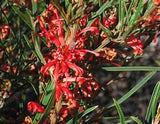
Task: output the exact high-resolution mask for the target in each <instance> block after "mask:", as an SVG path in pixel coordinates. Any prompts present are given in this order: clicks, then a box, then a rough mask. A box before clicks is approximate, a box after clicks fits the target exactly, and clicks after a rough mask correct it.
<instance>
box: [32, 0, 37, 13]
mask: <svg viewBox="0 0 160 124" xmlns="http://www.w3.org/2000/svg"><path fill="white" fill-rule="evenodd" d="M36 12H37V2H35V1H34V0H32V13H33V14H35V13H36Z"/></svg>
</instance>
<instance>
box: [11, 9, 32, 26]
mask: <svg viewBox="0 0 160 124" xmlns="http://www.w3.org/2000/svg"><path fill="white" fill-rule="evenodd" d="M12 9H13V10H14V11H15V13H16V14H17V15H18V16H19V17H20V18H21V19H22V20H23V21H24V22H25V23H26V24H27V25H28V26H29V27H30V28H31V29H33V28H32V25H31V21H30V16H29V15H28V14H27V13H26V12H23V13H22V12H21V11H20V10H19V8H18V7H16V6H12Z"/></svg>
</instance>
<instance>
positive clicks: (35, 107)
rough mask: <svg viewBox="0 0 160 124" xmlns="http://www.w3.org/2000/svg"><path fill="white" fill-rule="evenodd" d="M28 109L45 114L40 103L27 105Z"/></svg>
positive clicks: (32, 102) (31, 102)
mask: <svg viewBox="0 0 160 124" xmlns="http://www.w3.org/2000/svg"><path fill="white" fill-rule="evenodd" d="M27 109H28V111H32V112H35V113H36V112H39V113H43V112H44V107H43V106H41V105H39V104H38V103H36V102H34V101H30V102H28V104H27Z"/></svg>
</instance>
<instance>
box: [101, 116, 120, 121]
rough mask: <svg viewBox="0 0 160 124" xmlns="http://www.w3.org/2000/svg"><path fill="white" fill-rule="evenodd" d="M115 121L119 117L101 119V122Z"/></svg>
mask: <svg viewBox="0 0 160 124" xmlns="http://www.w3.org/2000/svg"><path fill="white" fill-rule="evenodd" d="M115 119H119V117H103V118H102V121H110V120H115Z"/></svg>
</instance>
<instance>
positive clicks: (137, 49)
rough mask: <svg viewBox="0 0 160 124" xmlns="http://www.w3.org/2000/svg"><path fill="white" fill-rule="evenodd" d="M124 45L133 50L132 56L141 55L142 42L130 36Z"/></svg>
mask: <svg viewBox="0 0 160 124" xmlns="http://www.w3.org/2000/svg"><path fill="white" fill-rule="evenodd" d="M125 41H126V43H127V44H128V45H129V46H130V47H132V48H133V49H134V55H141V54H143V49H142V48H143V44H142V41H141V40H139V39H138V38H137V37H135V36H133V35H131V36H129V37H128V38H126V39H125Z"/></svg>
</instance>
